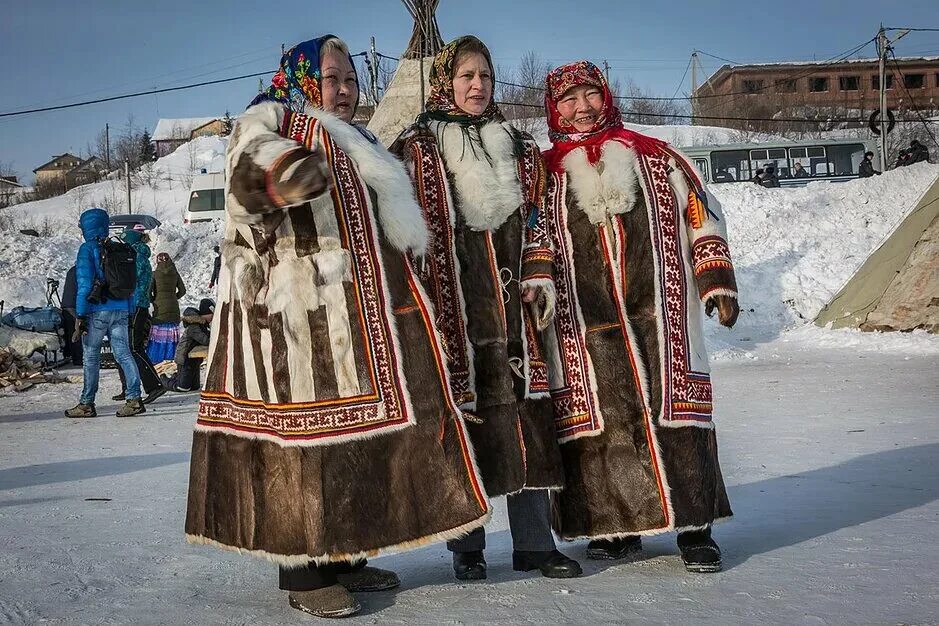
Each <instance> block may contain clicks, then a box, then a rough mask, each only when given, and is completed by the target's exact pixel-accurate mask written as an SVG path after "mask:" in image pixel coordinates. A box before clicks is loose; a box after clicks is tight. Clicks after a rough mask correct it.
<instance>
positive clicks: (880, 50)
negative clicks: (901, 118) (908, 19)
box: [877, 24, 910, 170]
mask: <svg viewBox="0 0 939 626" xmlns="http://www.w3.org/2000/svg"><path fill="white" fill-rule="evenodd" d="M891 30H898V29H891ZM909 33H910V31H909V29H906V28H904V29H900V34H899V35H897V37H896V39H894V40H893V41H890V39H888V38H887V30H886V29H885V28H884V25H883V24H881V25H880V30H879V31H877V57H878V58H879V60H880V159H881V161H882V163H881V164H880V166H881V167H882V168H884V170H886V169H887V55H888V54H890V53H891V52H893V44H894V43H896V42H898V41H900V40H901V39H903V38H904V37H906V36H907V35H908V34H909Z"/></svg>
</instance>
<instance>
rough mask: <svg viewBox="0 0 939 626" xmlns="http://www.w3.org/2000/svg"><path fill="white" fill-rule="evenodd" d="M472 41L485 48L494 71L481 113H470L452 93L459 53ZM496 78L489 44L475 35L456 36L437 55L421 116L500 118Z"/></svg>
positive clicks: (480, 120) (471, 121) (460, 120)
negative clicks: (428, 92)
mask: <svg viewBox="0 0 939 626" xmlns="http://www.w3.org/2000/svg"><path fill="white" fill-rule="evenodd" d="M471 42H472V43H475V44H477V45H478V46H479V47H481V48H482V50H483V56H485V57H486V61H487V62H488V63H489V70H490V71H491V72H492V93H491V94H490V100H489V106H488V107H486V110H485V111H483V112H482V114H480V115H470V114H469V113H467V112H466V111H464V110H462V109H461V108H460V107H458V106H457V104H456V100H455V96H454V94H453V73H454V72H455V71H456V60H457V57H458V56H459V54H460V50H461V49H462V48H463V47H464V46H465V45H466V44H468V43H471ZM495 78H496V74H495V69H494V68H493V67H492V56H491V55H490V54H489V48H487V47H486V44H484V43H483V42H482V41H480V40H479V39H478V38H477V37H474V36H473V35H465V36H463V37H458V38H457V39H454V40H453V41H451V42H450V43H448V44H447V45H445V46H444V47H443V49H442V50H441V51H440V52H438V53H437V56H435V57H434V64H433V66H432V67H431V68H430V95H429V96H428V97H427V103H426V105H425V109H426V111H425V113H423V114H422V115H421V118H422V119H425V120H426V119H431V120H438V121H443V122H458V123H461V124H479V123H483V122H489V121H492V120H498V121H501V120H502V119H504V118H503V117H502V113H501V112H500V111H499V105H497V104H496V97H495V96H496V94H495Z"/></svg>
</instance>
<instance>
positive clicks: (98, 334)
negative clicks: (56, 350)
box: [81, 311, 140, 404]
mask: <svg viewBox="0 0 939 626" xmlns="http://www.w3.org/2000/svg"><path fill="white" fill-rule="evenodd" d="M127 318H128V312H127V311H93V312H92V313H89V314H88V317H87V320H88V325H87V330H88V334H87V335H85V336H83V337H82V349H83V350H84V353H85V356H84V358H85V363H84V365H85V371H84V374H85V376H84V378H85V381H84V386H83V387H82V397H81V403H82V404H94V403H95V395H96V394H97V393H98V374H99V372H100V369H101V344H102V343H103V342H104V338H105V337H107V338H108V339H110V340H111V352H112V353H113V354H114V360H115V361H117V363H118V365H120V366H121V369H122V370H123V371H124V376H125V378H126V380H127V399H128V400H139V399H140V372H139V371H138V370H137V363H135V362H134V355H133V353H132V352H131V351H130V339H129V337H128V332H127Z"/></svg>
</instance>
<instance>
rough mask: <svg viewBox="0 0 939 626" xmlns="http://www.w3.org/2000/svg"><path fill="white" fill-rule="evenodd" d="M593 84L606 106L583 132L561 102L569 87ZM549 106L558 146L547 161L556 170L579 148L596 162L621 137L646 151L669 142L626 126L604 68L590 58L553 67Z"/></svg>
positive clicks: (552, 137) (548, 86)
mask: <svg viewBox="0 0 939 626" xmlns="http://www.w3.org/2000/svg"><path fill="white" fill-rule="evenodd" d="M581 85H590V86H593V87H597V88H599V89H600V90H601V91H602V92H603V107H602V109H601V110H600V115H599V116H598V117H597V121H596V122H595V123H594V125H593V128H591V129H590V130H588V131H586V132H579V131H578V130H577V129H575V128H574V125H573V124H571V123H570V122H569V121H567V120H566V119H564V117H563V116H562V115H561V113H560V112H559V111H558V102H559V101H560V99H561V97H562V96H563V95H564V94H565V93H567V91H568V90H570V89H573V88H574V87H579V86H581ZM545 109H546V111H547V115H548V138H549V139H550V140H551V143H552V144H554V147H553V148H551V150H548V151H547V152H545V155H544V156H545V161H546V163H547V165H548V168H549V169H551V170H552V171H559V170H560V169H563V167H562V165H561V162H562V160H563V159H564V157H565V156H566V155H567V154H568V153H569V152H571V151H572V150H575V149H577V148H584V150H585V151H586V152H587V160H588V161H589V162H590V163H591V164H595V163H596V162H597V161H599V160H600V156H601V154H602V148H603V144H604V143H605V142H606V141H608V140H611V139H612V140H618V141H621V142H622V143H625V144H627V145H629V146H631V147H634V148H636V149H637V150H638V151H639V152H642V153H646V154H649V153H653V152H656V151H659V150H661V148H662V147H663V146H664V145H665V143H664V142H662V141H659V140H658V139H655V138H653V137H647V136H645V135H641V134H639V133H636V132H633V131H631V130H628V129H626V128H624V127H623V117H622V114H621V113H620V110H619V109H618V108H617V107H616V105H615V104H614V101H613V92H612V91H610V86H609V85H608V84H607V82H606V78H605V77H604V75H603V72H602V71H600V68H599V67H597V66H596V65H594V64H593V63H591V62H590V61H575V62H574V63H568V64H567V65H562V66H561V67H559V68H557V69H554V70H552V71H551V72H550V73H549V74H548V77H547V78H546V79H545Z"/></svg>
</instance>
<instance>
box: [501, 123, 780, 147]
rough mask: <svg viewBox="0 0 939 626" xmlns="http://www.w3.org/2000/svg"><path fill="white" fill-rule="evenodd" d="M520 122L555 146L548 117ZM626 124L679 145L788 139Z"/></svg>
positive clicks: (682, 126)
mask: <svg viewBox="0 0 939 626" xmlns="http://www.w3.org/2000/svg"><path fill="white" fill-rule="evenodd" d="M517 122H519V126H520V127H521V128H525V129H526V130H528V132H529V133H531V135H532V136H533V137H534V138H535V141H537V142H538V145H539V146H541V148H542V149H543V150H547V149H548V148H550V147H551V142H550V141H549V140H548V122H547V120H546V119H545V118H543V117H538V118H530V119H527V120H517ZM513 123H515V122H513ZM624 126H625V127H626V128H628V129H629V130H634V131H636V132H638V133H642V134H644V135H648V136H650V137H655V138H656V139H661V140H662V141H667V142H668V143H670V144H672V145H673V146H675V147H686V148H687V147H690V146H711V145H720V144H725V143H737V142H739V141H747V142H749V143H761V142H765V141H787V140H786V139H785V138H783V137H779V136H777V135H767V134H760V133H747V134H746V135H744V134H743V133H742V132H741V131H739V130H734V129H733V128H722V127H719V126H697V125H696V126H690V125H688V124H663V125H661V126H658V125H657V126H650V125H647V124H624ZM744 137H745V139H744Z"/></svg>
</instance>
